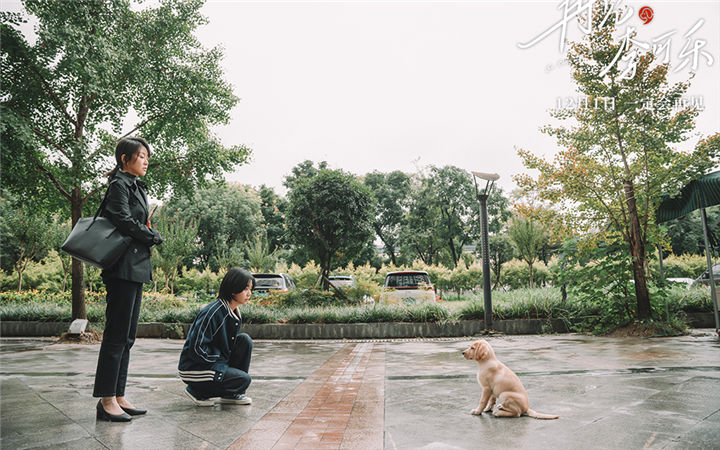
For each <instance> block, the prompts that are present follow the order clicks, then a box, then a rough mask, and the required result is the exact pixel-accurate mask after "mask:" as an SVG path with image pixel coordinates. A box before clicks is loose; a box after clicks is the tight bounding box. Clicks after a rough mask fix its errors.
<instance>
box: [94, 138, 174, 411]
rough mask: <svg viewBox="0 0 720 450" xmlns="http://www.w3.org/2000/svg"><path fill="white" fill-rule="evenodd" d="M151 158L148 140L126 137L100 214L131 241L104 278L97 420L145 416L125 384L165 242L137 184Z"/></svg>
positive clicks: (119, 147) (141, 184)
mask: <svg viewBox="0 0 720 450" xmlns="http://www.w3.org/2000/svg"><path fill="white" fill-rule="evenodd" d="M149 157H150V146H149V145H148V143H147V141H145V139H142V138H138V137H126V138H123V139H121V140H120V142H118V144H117V147H115V160H116V161H117V166H116V167H115V169H113V170H112V171H111V172H110V173H108V177H109V180H110V186H109V188H108V194H107V200H106V202H105V206H104V207H103V210H102V216H103V217H107V218H108V219H110V221H111V222H112V223H113V225H115V227H116V228H117V229H118V231H120V233H122V234H124V235H127V236H130V237H132V238H133V239H132V241H131V242H130V245H129V246H128V249H127V250H126V251H125V253H124V254H123V255H122V256H121V257H120V259H119V260H118V262H117V263H115V265H114V266H112V267H111V268H109V269H106V270H103V272H102V278H103V281H104V282H105V287H106V290H107V299H106V301H107V309H106V311H105V331H104V332H103V340H102V345H101V346H100V355H99V356H98V365H97V371H96V372H95V389H94V391H93V397H101V399H100V401H98V404H97V418H98V419H101V420H107V421H111V422H129V421H130V420H131V419H132V417H131V416H137V415H141V414H145V413H146V412H147V411H146V410H143V409H137V408H135V406H133V404H132V403H130V401H129V400H127V399H126V398H125V383H126V382H127V371H128V363H129V361H130V349H131V348H132V346H133V343H134V342H135V334H136V332H137V323H138V316H139V314H140V302H141V300H142V288H143V283H149V282H150V281H151V279H152V267H151V266H150V247H151V246H153V245H156V244H160V243H161V242H162V240H163V239H162V237H161V236H160V234H159V233H158V232H157V230H153V229H152V228H150V221H149V204H148V199H147V195H146V193H145V189H146V186H145V183H144V182H142V181H140V180H139V179H138V178H137V177H140V176H143V175H145V173H146V172H147V168H148V159H149Z"/></svg>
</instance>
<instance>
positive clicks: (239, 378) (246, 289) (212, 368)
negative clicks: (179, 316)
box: [178, 267, 255, 406]
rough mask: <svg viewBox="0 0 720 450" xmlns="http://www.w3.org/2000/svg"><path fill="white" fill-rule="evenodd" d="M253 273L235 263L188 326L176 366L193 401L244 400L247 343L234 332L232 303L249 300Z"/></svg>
mask: <svg viewBox="0 0 720 450" xmlns="http://www.w3.org/2000/svg"><path fill="white" fill-rule="evenodd" d="M254 287H255V278H253V276H252V275H251V274H250V273H249V272H248V271H246V270H244V269H241V268H239V267H236V268H233V269H230V270H229V271H228V273H227V274H226V275H225V277H224V278H223V280H222V282H221V283H220V291H219V292H218V299H217V300H215V301H214V302H213V303H211V304H209V305H207V306H205V307H204V308H203V309H202V310H200V312H199V313H198V315H197V317H196V318H195V321H194V322H193V324H192V325H191V326H190V331H189V332H188V336H187V340H186V341H185V345H184V346H183V349H182V352H181V353H180V363H179V364H178V370H179V371H180V378H181V379H182V380H183V381H184V382H185V383H186V384H187V386H186V387H185V394H186V395H187V396H188V397H189V398H190V399H191V400H192V401H193V402H194V403H195V404H196V405H198V406H213V404H214V399H215V398H218V397H219V398H220V403H227V404H234V405H249V404H251V403H252V400H251V399H250V397H247V396H246V395H245V391H246V390H247V388H248V386H250V381H251V380H250V375H248V370H249V369H250V356H251V354H252V348H253V342H252V339H250V336H248V335H247V334H245V333H240V332H239V331H240V325H241V324H242V318H241V316H240V311H239V310H238V309H237V307H238V306H240V305H244V304H246V303H247V302H248V300H250V295H251V294H252V289H253V288H254Z"/></svg>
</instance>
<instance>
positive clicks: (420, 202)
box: [400, 178, 445, 265]
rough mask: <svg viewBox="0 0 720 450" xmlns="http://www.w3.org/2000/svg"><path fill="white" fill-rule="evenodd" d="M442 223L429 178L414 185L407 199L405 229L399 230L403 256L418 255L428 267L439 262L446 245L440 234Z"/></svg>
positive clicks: (435, 195) (422, 179)
mask: <svg viewBox="0 0 720 450" xmlns="http://www.w3.org/2000/svg"><path fill="white" fill-rule="evenodd" d="M441 221H442V213H441V212H440V208H439V206H438V201H437V194H436V191H435V188H434V186H433V185H432V184H431V183H430V181H429V179H428V178H421V179H420V180H418V181H417V182H416V183H414V184H413V187H412V193H411V195H410V198H409V199H408V212H407V215H406V218H405V226H404V227H403V228H402V229H401V231H400V244H401V249H402V252H401V253H402V254H403V255H417V257H418V258H420V260H422V262H423V263H425V264H427V265H433V264H434V263H435V264H436V263H438V262H439V259H440V250H441V249H442V248H443V247H444V245H445V241H443V240H442V239H441V236H440V234H439V233H438V232H437V230H439V229H440V227H442V222H441ZM406 259H410V258H406ZM410 261H412V259H410Z"/></svg>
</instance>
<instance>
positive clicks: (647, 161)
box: [516, 3, 720, 319]
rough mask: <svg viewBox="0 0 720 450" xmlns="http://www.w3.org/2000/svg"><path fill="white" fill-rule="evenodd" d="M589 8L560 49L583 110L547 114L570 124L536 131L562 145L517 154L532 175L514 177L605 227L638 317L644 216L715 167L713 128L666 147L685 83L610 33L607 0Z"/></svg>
mask: <svg viewBox="0 0 720 450" xmlns="http://www.w3.org/2000/svg"><path fill="white" fill-rule="evenodd" d="M596 6H597V8H596V9H595V12H594V14H593V18H592V24H590V25H592V27H591V32H590V33H589V34H587V35H586V36H585V38H584V39H583V40H582V42H579V43H575V44H573V45H572V46H571V48H570V50H569V51H568V55H567V60H568V62H569V65H570V67H571V69H572V71H573V72H572V73H573V79H574V81H575V84H576V87H577V90H578V92H579V93H580V94H581V95H584V96H587V97H588V98H589V104H588V107H582V108H578V109H575V110H562V109H561V110H556V111H554V112H553V116H554V117H556V118H558V119H561V120H570V124H568V125H566V126H560V127H551V126H547V127H545V128H544V129H543V131H544V132H545V133H548V134H550V135H552V136H555V137H556V138H557V141H558V144H559V145H560V146H562V147H563V150H562V151H560V152H559V153H558V154H557V156H556V157H555V160H554V161H553V162H552V163H551V162H547V161H545V160H543V159H541V158H539V157H536V156H534V155H532V154H531V153H529V152H527V151H525V150H521V151H519V154H520V156H521V158H522V159H523V162H524V164H525V166H526V167H527V168H528V169H536V170H538V171H539V172H540V174H539V177H538V178H537V179H533V178H531V177H530V176H528V175H520V176H518V177H516V181H517V182H518V184H519V185H520V186H521V187H523V188H525V189H526V190H528V191H533V190H535V191H538V192H539V193H540V195H541V198H542V199H543V200H549V201H551V202H554V203H559V204H561V205H562V206H563V207H565V208H567V209H566V210H568V211H572V212H573V213H574V217H573V219H574V222H575V223H574V224H573V225H575V226H577V227H578V228H580V229H584V230H587V231H594V232H597V230H598V228H599V229H600V232H605V231H609V232H612V235H611V236H609V238H610V239H618V240H622V241H623V242H624V243H625V248H626V249H627V251H628V256H629V259H630V260H631V262H632V272H633V278H634V280H635V283H634V290H635V296H636V299H637V308H636V310H637V317H638V318H640V319H644V318H649V317H650V312H651V309H650V293H649V290H648V286H647V280H646V271H647V269H648V263H647V254H648V248H651V246H649V245H648V243H649V242H651V241H652V239H654V238H653V236H656V235H657V232H656V227H655V225H654V213H655V209H656V207H657V204H658V202H659V201H660V198H661V197H660V195H661V194H662V193H663V192H671V193H674V192H678V191H679V189H680V188H681V187H682V186H683V185H684V184H686V183H687V182H688V181H690V180H691V179H693V178H694V177H696V176H698V175H701V174H703V173H704V172H706V171H707V170H708V169H710V168H712V167H713V166H715V165H716V164H717V162H718V157H719V156H720V134H716V135H714V136H712V137H710V138H707V139H704V140H702V141H700V143H699V144H698V145H697V146H696V148H695V150H694V151H690V152H681V151H678V150H676V149H674V148H673V147H672V146H671V144H674V143H679V142H682V141H684V140H686V139H687V137H688V133H689V132H690V131H691V130H692V129H693V126H694V118H695V116H696V115H697V111H696V110H695V109H693V108H691V107H688V108H685V109H682V110H680V111H674V110H673V105H674V104H675V102H676V101H677V100H679V99H680V98H681V97H682V95H683V93H684V92H686V90H687V88H688V84H687V83H677V84H674V85H672V86H671V85H669V83H668V81H667V72H668V65H667V64H657V63H655V56H654V55H653V54H652V53H648V52H643V51H642V50H638V49H637V48H635V47H634V45H633V43H632V39H631V38H630V39H616V38H615V37H614V35H613V33H614V32H615V20H616V16H615V15H613V14H608V15H606V14H605V13H606V12H608V10H607V8H611V7H612V4H610V3H608V4H596ZM631 37H632V36H631ZM626 44H627V45H626ZM616 58H626V59H625V60H629V61H630V62H629V64H632V65H633V67H634V69H635V70H634V76H632V78H628V77H624V76H623V71H622V70H621V68H620V67H618V66H617V65H614V62H615V61H618V60H622V59H616ZM606 68H609V70H608V71H607V73H602V72H603V71H604V70H605V69H606ZM647 106H649V107H647Z"/></svg>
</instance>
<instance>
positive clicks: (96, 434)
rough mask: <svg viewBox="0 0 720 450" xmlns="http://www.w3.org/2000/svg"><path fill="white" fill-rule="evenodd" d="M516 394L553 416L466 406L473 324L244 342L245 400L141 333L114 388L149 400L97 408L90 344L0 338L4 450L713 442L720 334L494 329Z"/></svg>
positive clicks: (717, 438)
mask: <svg viewBox="0 0 720 450" xmlns="http://www.w3.org/2000/svg"><path fill="white" fill-rule="evenodd" d="M487 339H488V341H489V342H490V343H491V344H492V345H493V347H494V349H495V352H496V354H497V356H498V358H499V359H500V360H501V361H503V362H504V363H505V364H506V365H507V366H509V367H510V368H511V369H513V370H514V371H515V372H516V373H517V374H518V375H519V377H520V379H521V380H522V382H523V384H524V385H525V387H526V389H527V391H528V394H529V396H530V406H531V407H532V408H533V409H535V410H536V411H538V412H542V413H550V414H559V415H560V419H558V420H548V421H545V420H535V419H531V418H529V417H522V418H519V419H500V418H495V417H492V416H489V415H487V414H485V415H482V416H472V415H471V414H470V410H471V409H473V408H474V407H476V406H477V403H478V401H479V398H480V387H479V386H478V385H477V383H476V381H475V370H476V363H475V362H473V361H466V360H465V359H463V358H462V355H461V351H462V350H463V349H465V348H466V347H467V345H468V343H470V342H471V341H472V340H473V338H466V339H430V340H410V339H407V340H382V341H372V340H368V341H269V340H266V341H260V340H256V341H255V350H254V352H253V359H252V364H251V368H250V374H251V376H252V377H253V383H252V385H251V386H250V389H249V390H248V393H247V394H248V395H249V396H251V397H252V399H253V404H252V405H251V406H235V405H220V404H216V405H215V406H214V407H205V408H202V407H197V406H195V405H194V404H193V403H191V402H190V400H189V399H188V398H187V397H185V396H184V395H183V389H184V384H183V383H182V382H181V381H180V380H179V378H177V372H176V368H177V360H178V355H179V353H180V349H181V347H182V344H183V342H182V341H180V340H162V339H139V340H138V341H137V342H136V345H135V347H134V348H133V352H132V359H131V364H130V379H129V385H128V397H129V398H130V399H131V400H133V401H134V403H135V404H136V405H137V406H139V407H146V408H148V409H149V410H150V412H149V413H148V414H147V415H146V416H141V417H138V418H135V419H133V421H132V422H131V423H129V424H123V423H109V422H97V421H96V420H95V403H96V400H94V399H93V398H92V396H91V395H92V384H93V377H94V372H95V364H96V358H97V353H98V347H99V346H98V345H69V344H54V341H53V340H52V339H19V338H17V339H13V338H5V339H2V340H0V383H1V384H0V388H1V389H0V395H1V398H0V408H1V410H0V411H1V416H2V420H1V422H0V447H2V448H3V449H6V448H7V449H20V448H52V449H62V448H67V449H96V448H126V449H164V448H168V449H172V448H179V449H186V448H187V449H192V448H203V449H215V448H234V449H235V448H237V449H245V448H246V449H271V448H275V449H286V448H287V449H290V448H313V449H315V448H335V449H337V448H343V449H344V448H348V449H350V448H357V449H380V448H385V449H478V448H518V449H524V448H528V449H529V448H533V449H577V448H583V449H635V448H637V449H640V448H669V449H703V448H705V449H711V448H715V449H717V448H720V343H719V342H718V338H717V336H716V335H715V334H714V330H695V331H694V332H693V334H692V335H690V336H683V337H674V338H609V337H592V336H584V335H577V334H563V335H543V336H492V337H488V338H487Z"/></svg>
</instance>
